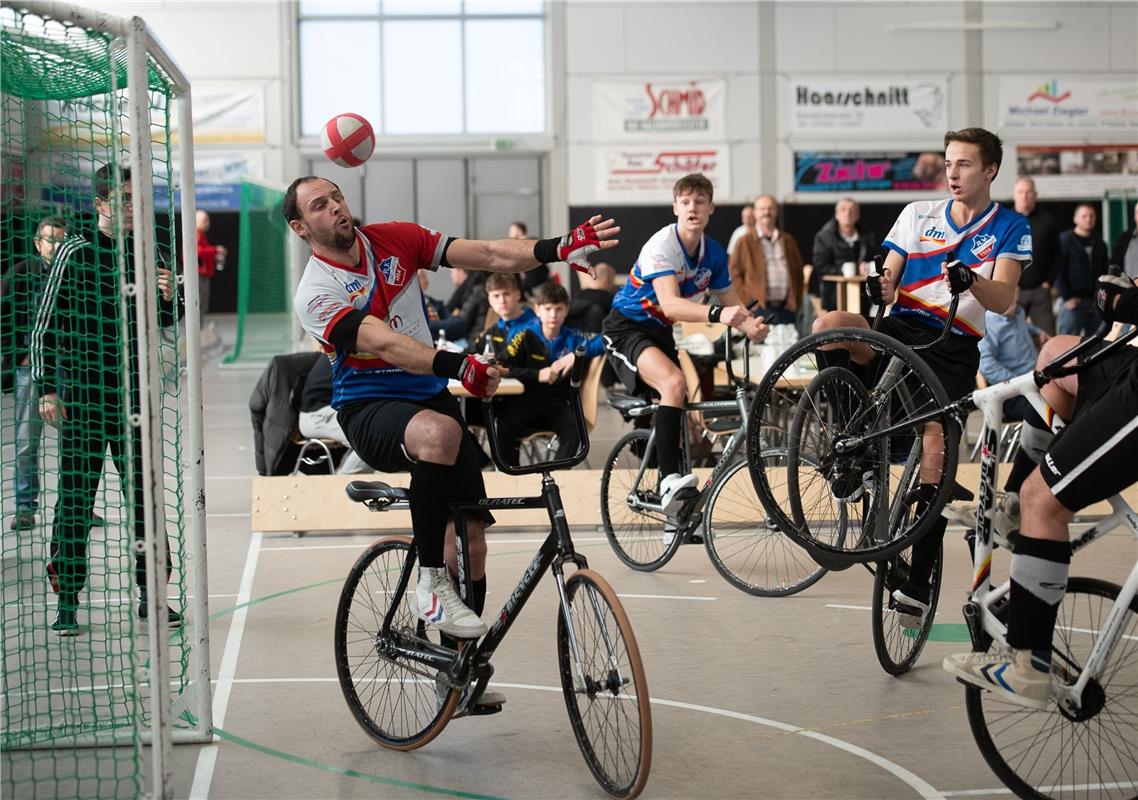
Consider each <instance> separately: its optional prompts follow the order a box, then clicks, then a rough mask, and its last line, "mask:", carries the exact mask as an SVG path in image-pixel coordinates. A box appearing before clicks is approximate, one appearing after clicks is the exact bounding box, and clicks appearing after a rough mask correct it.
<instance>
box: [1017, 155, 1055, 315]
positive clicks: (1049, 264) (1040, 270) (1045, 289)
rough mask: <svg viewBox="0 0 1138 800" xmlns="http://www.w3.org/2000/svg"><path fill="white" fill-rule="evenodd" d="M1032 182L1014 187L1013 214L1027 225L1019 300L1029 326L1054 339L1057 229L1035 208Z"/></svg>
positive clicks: (1050, 218)
mask: <svg viewBox="0 0 1138 800" xmlns="http://www.w3.org/2000/svg"><path fill="white" fill-rule="evenodd" d="M1036 197H1037V195H1036V193H1035V181H1034V180H1032V179H1031V178H1028V177H1026V176H1025V177H1022V178H1020V179H1019V180H1018V181H1016V185H1015V209H1016V212H1018V213H1020V214H1023V215H1024V216H1025V217H1027V221H1028V222H1029V223H1030V224H1031V246H1032V250H1033V252H1032V254H1031V268H1030V269H1025V270H1024V271H1023V272H1022V273H1021V274H1020V276H1019V299H1018V300H1016V302H1017V303H1019V305H1020V307H1021V308H1023V310H1024V313H1025V314H1026V315H1027V319H1028V320H1030V321H1031V324H1032V325H1034V326H1036V327H1037V328H1039V329H1040V330H1042V331H1043V332H1044V333H1046V334H1047V335H1048V336H1054V335H1055V301H1054V298H1053V297H1052V294H1051V290H1052V287H1053V286H1054V285H1055V274H1056V272H1057V271H1058V269H1059V226H1058V225H1056V224H1055V218H1054V217H1053V216H1051V215H1050V214H1049V213H1047V212H1046V211H1044V210H1043V209H1042V208H1039V207H1038V206H1036V204H1035V200H1036Z"/></svg>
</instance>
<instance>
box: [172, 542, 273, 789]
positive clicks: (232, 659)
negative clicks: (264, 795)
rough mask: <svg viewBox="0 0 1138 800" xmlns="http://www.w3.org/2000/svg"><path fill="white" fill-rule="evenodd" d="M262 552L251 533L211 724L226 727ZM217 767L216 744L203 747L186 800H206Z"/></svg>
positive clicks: (223, 658) (223, 656)
mask: <svg viewBox="0 0 1138 800" xmlns="http://www.w3.org/2000/svg"><path fill="white" fill-rule="evenodd" d="M260 553H261V534H259V533H256V532H254V533H253V535H252V536H250V537H249V552H248V553H247V554H246V556H245V570H244V572H242V574H241V586H240V588H238V590H237V603H236V606H237V610H236V611H234V612H233V621H232V623H231V624H230V626H229V635H228V636H227V637H226V639H225V650H223V651H222V654H221V665H220V666H219V667H218V670H217V688H216V689H215V690H214V693H213V725H214V727H215V728H223V727H224V726H225V712H226V711H227V710H228V709H229V694H230V692H231V691H232V690H233V683H234V677H235V676H236V674H237V657H238V655H239V654H240V653H241V639H242V637H243V636H244V635H245V620H246V618H247V617H248V613H249V606H248V603H249V600H250V599H251V598H252V594H253V577H254V576H255V575H256V574H257V559H258V557H259V556H260ZM216 764H217V745H216V744H210V745H206V746H205V747H203V748H202V749H201V751H200V752H199V753H198V763H197V766H196V767H195V769H194V782H193V785H192V786H191V787H190V796H189V800H207V798H208V797H209V789H210V784H212V783H213V769H214V766H215V765H216Z"/></svg>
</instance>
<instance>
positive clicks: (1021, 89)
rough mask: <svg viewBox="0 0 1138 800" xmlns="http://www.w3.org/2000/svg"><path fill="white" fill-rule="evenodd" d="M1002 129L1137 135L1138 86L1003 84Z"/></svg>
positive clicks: (1028, 80)
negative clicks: (1127, 133) (1134, 133)
mask: <svg viewBox="0 0 1138 800" xmlns="http://www.w3.org/2000/svg"><path fill="white" fill-rule="evenodd" d="M999 101H1000V127H1001V128H1018V129H1028V130H1032V131H1072V130H1077V131H1102V132H1106V133H1116V132H1131V133H1133V132H1134V131H1138V83H1135V82H1134V81H1133V80H1123V81H1118V80H1109V79H1106V78H1104V79H1102V80H1096V81H1068V80H1056V79H1054V78H1051V79H1042V80H1041V79H1039V78H1011V77H1009V78H1001V79H1000V89H999Z"/></svg>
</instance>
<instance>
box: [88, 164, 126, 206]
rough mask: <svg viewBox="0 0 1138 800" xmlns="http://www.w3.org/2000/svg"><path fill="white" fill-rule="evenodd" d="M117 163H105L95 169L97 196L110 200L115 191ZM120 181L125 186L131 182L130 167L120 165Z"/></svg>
mask: <svg viewBox="0 0 1138 800" xmlns="http://www.w3.org/2000/svg"><path fill="white" fill-rule="evenodd" d="M115 169H116V167H115V165H114V164H104V165H103V166H101V167H99V168H98V169H97V170H95V197H97V198H99V199H100V200H110V199H111V195H112V194H114V191H115V183H116V181H115V175H114V173H115ZM117 169H118V177H119V182H121V183H122V184H123V185H124V186H125V185H126V184H128V183H130V167H118V168H117Z"/></svg>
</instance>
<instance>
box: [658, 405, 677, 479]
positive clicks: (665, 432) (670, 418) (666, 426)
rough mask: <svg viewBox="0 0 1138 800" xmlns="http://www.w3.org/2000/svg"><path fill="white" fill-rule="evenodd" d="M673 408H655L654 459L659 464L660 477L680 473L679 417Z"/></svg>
mask: <svg viewBox="0 0 1138 800" xmlns="http://www.w3.org/2000/svg"><path fill="white" fill-rule="evenodd" d="M682 413H683V411H682V410H681V409H678V408H675V407H674V406H659V407H657V408H656V426H655V427H656V459H657V461H658V462H659V464H660V477H661V478H666V477H667V476H669V475H672V474H674V473H678V472H679V471H680V415H681V414H682Z"/></svg>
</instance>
